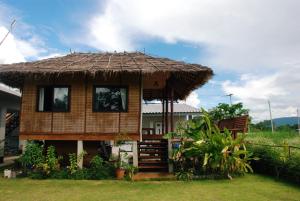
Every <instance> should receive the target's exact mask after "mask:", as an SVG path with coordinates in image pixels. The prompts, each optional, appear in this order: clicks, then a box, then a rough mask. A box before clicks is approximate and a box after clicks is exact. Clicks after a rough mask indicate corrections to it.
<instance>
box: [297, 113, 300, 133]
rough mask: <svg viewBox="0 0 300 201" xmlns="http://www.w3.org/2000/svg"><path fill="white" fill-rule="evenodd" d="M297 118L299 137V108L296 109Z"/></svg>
mask: <svg viewBox="0 0 300 201" xmlns="http://www.w3.org/2000/svg"><path fill="white" fill-rule="evenodd" d="M297 118H298V133H299V135H300V114H299V108H297Z"/></svg>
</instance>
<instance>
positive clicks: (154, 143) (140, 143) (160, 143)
mask: <svg viewBox="0 0 300 201" xmlns="http://www.w3.org/2000/svg"><path fill="white" fill-rule="evenodd" d="M138 145H139V146H140V145H165V146H167V145H168V143H167V142H139V143H138Z"/></svg>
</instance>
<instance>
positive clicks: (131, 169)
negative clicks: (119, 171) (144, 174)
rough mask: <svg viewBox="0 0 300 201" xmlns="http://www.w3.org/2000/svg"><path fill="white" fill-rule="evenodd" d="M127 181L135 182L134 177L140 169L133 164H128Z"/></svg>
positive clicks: (126, 170)
mask: <svg viewBox="0 0 300 201" xmlns="http://www.w3.org/2000/svg"><path fill="white" fill-rule="evenodd" d="M124 169H125V177H124V178H125V179H126V180H127V181H133V176H134V174H135V173H136V172H137V171H138V168H137V167H135V166H133V165H131V164H127V165H126V166H125V167H124Z"/></svg>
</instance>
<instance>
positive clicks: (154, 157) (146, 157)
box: [139, 156, 167, 159]
mask: <svg viewBox="0 0 300 201" xmlns="http://www.w3.org/2000/svg"><path fill="white" fill-rule="evenodd" d="M161 158H167V157H166V156H139V159H161Z"/></svg>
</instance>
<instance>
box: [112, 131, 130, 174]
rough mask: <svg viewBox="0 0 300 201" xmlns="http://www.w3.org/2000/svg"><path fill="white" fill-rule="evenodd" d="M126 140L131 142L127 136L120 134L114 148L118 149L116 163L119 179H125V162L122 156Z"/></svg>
mask: <svg viewBox="0 0 300 201" xmlns="http://www.w3.org/2000/svg"><path fill="white" fill-rule="evenodd" d="M126 140H129V137H128V136H127V135H126V134H123V133H120V134H118V135H117V136H116V138H115V141H114V142H115V144H114V147H115V148H116V149H117V156H116V160H115V161H114V162H115V168H116V170H115V173H116V178H117V179H123V178H124V175H125V168H124V167H125V162H124V161H123V160H122V156H121V145H122V144H124V142H125V141H126Z"/></svg>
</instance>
